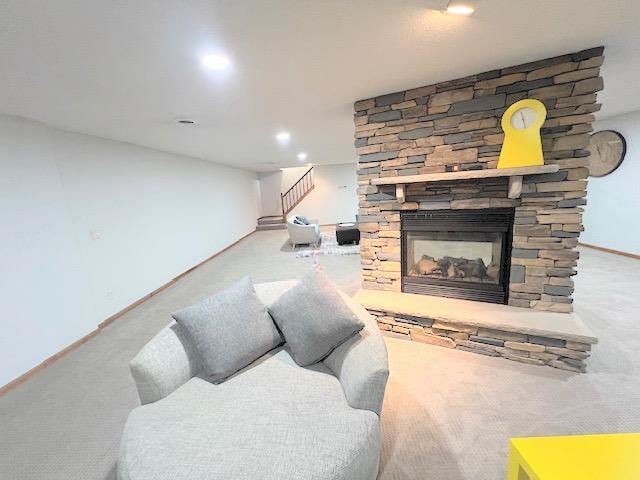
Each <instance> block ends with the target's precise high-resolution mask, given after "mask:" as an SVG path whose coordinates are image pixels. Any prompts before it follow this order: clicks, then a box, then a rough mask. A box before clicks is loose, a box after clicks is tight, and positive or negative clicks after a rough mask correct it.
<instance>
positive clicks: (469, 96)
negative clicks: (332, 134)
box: [354, 47, 604, 313]
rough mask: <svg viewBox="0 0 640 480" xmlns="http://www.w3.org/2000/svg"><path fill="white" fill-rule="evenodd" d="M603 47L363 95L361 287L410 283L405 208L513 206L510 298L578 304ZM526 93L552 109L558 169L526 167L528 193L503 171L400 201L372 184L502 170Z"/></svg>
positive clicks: (551, 142)
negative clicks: (508, 130) (514, 115)
mask: <svg viewBox="0 0 640 480" xmlns="http://www.w3.org/2000/svg"><path fill="white" fill-rule="evenodd" d="M603 51H604V49H603V48H602V47H598V48H592V49H589V50H584V51H581V52H576V53H572V54H567V55H561V56H558V57H553V58H549V59H545V60H540V61H536V62H531V63H527V64H524V65H518V66H514V67H508V68H502V69H497V70H492V71H490V72H485V73H480V74H477V75H470V76H468V77H464V78H460V79H457V80H452V81H448V82H443V83H439V84H436V85H429V86H425V87H419V88H413V89H410V90H406V91H402V92H396V93H391V94H387V95H381V96H378V97H375V98H369V99H365V100H360V101H358V102H356V103H355V115H354V122H355V146H356V149H357V153H358V155H359V164H358V183H359V187H358V195H359V221H360V230H361V244H360V245H361V263H362V286H363V288H365V289H380V290H393V291H400V290H401V278H400V276H401V272H400V269H401V265H400V260H401V259H400V211H401V210H434V209H483V208H496V207H513V208H514V209H515V225H514V229H513V245H512V258H511V265H512V267H511V275H510V284H509V304H510V305H513V306H517V307H526V308H535V309H538V310H547V311H553V312H565V313H566V312H571V311H572V302H573V300H572V294H573V291H574V283H573V279H572V277H573V276H574V275H575V274H576V273H577V272H576V267H577V265H578V257H579V253H578V251H577V249H576V247H577V244H578V237H579V235H580V232H581V231H582V230H583V225H582V214H583V208H584V205H586V202H587V200H586V196H587V177H588V169H587V166H588V156H589V151H588V150H587V146H588V143H589V134H590V132H592V130H593V127H592V124H593V122H594V115H593V114H594V112H596V111H598V110H599V109H600V105H599V104H598V103H597V100H596V92H598V91H600V90H602V88H603V80H602V77H600V66H601V65H602V63H603V59H604V57H603ZM525 98H535V99H538V100H540V101H541V102H543V103H544V104H545V106H546V108H547V119H546V121H545V123H544V125H543V126H542V130H541V133H542V144H543V152H544V158H545V163H546V164H555V165H558V166H559V171H558V172H556V173H551V174H543V175H530V176H525V177H524V182H523V188H522V194H521V197H520V198H518V199H509V198H508V196H507V180H506V179H504V178H493V179H483V180H466V181H452V182H438V183H435V182H434V183H428V184H425V183H412V184H408V185H407V189H406V201H405V202H402V203H401V202H399V201H398V200H397V199H396V196H395V189H394V188H393V187H390V186H385V185H380V186H376V185H372V184H371V181H372V180H373V179H377V178H384V177H399V176H406V175H418V174H424V173H437V172H447V171H456V170H457V171H459V170H467V169H492V168H496V167H497V162H498V155H499V152H500V149H501V147H502V142H503V140H504V134H503V131H502V128H501V127H500V120H501V117H502V114H503V113H504V112H505V110H506V109H507V108H508V107H509V106H510V105H512V104H513V103H515V102H517V101H518V100H522V99H525Z"/></svg>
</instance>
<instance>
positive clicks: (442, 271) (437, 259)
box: [406, 232, 503, 285]
mask: <svg viewBox="0 0 640 480" xmlns="http://www.w3.org/2000/svg"><path fill="white" fill-rule="evenodd" d="M502 242H503V235H502V234H500V233H496V232H492V233H487V232H408V233H407V239H406V245H407V275H408V276H412V277H418V278H420V277H425V278H432V279H440V280H455V281H460V282H478V283H493V284H495V285H497V284H498V283H499V282H500V265H501V262H502Z"/></svg>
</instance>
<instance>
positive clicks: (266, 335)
mask: <svg viewBox="0 0 640 480" xmlns="http://www.w3.org/2000/svg"><path fill="white" fill-rule="evenodd" d="M172 317H173V318H174V319H175V320H176V322H178V325H180V327H182V328H183V329H184V331H185V334H186V336H187V338H188V339H189V341H190V342H191V343H192V344H193V346H194V347H195V349H196V350H197V352H198V353H199V355H200V357H201V358H202V362H203V365H204V373H205V374H206V375H207V377H208V379H209V380H210V381H212V382H214V383H220V382H221V381H223V380H224V379H225V378H227V377H228V376H230V375H233V374H234V373H235V372H237V371H238V370H240V369H242V368H244V367H246V366H247V365H249V364H250V363H251V362H253V361H254V360H256V359H258V358H259V357H261V356H262V355H264V354H265V353H267V352H268V351H269V350H272V349H274V348H276V347H277V346H278V345H280V344H281V343H282V337H280V334H279V333H278V330H277V328H276V326H275V325H274V323H273V320H271V317H270V316H269V313H268V312H267V308H266V307H265V306H264V305H263V304H262V302H260V299H259V298H258V296H257V294H256V291H255V289H254V288H253V283H251V279H250V278H249V277H245V278H243V279H242V280H240V281H239V282H238V283H236V284H234V285H232V286H231V287H229V288H227V289H226V290H223V291H221V292H219V293H217V294H215V295H213V296H211V297H209V298H206V299H204V300H202V301H201V302H199V303H196V304H195V305H192V306H190V307H187V308H185V309H183V310H180V311H179V312H176V313H174V314H173V315H172Z"/></svg>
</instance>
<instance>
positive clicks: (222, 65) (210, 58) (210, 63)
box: [202, 54, 231, 70]
mask: <svg viewBox="0 0 640 480" xmlns="http://www.w3.org/2000/svg"><path fill="white" fill-rule="evenodd" d="M229 65H231V61H230V60H229V58H228V57H227V56H225V55H218V54H216V55H206V56H204V57H202V66H203V67H205V68H207V69H209V70H224V69H226V68H229Z"/></svg>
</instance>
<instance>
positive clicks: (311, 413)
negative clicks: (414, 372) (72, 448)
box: [118, 350, 380, 480]
mask: <svg viewBox="0 0 640 480" xmlns="http://www.w3.org/2000/svg"><path fill="white" fill-rule="evenodd" d="M379 450H380V430H379V419H378V416H377V415H376V414H375V413H373V412H370V411H367V410H357V409H353V408H351V407H349V405H348V404H347V402H346V400H345V397H344V393H343V391H342V388H341V386H340V383H339V381H338V380H337V379H336V377H335V376H333V375H331V373H330V372H329V370H328V369H326V367H324V365H322V364H318V365H314V366H313V367H311V368H300V367H299V366H297V365H296V364H295V363H294V362H293V360H292V359H291V357H290V356H289V355H288V353H287V352H286V351H284V350H279V351H275V352H272V353H269V354H267V355H266V356H265V357H263V358H261V359H260V360H259V361H258V362H256V363H254V364H252V365H251V366H249V367H248V368H247V369H245V370H243V371H242V372H240V373H238V374H237V375H234V376H233V377H231V378H229V379H228V380H227V381H226V382H224V383H221V384H219V385H214V384H211V383H208V382H205V381H203V380H201V379H199V378H193V379H191V380H189V381H188V382H187V383H185V384H184V385H182V386H181V387H180V388H178V389H177V390H176V391H175V392H174V393H172V394H171V395H169V396H168V397H166V398H164V399H162V400H160V401H158V402H155V403H152V404H149V405H144V406H142V407H139V408H136V409H135V410H134V411H133V412H132V413H131V415H130V416H129V419H128V420H127V424H126V426H125V429H124V435H123V441H122V444H121V450H120V458H119V461H118V473H119V478H127V479H130V480H187V479H188V480H211V479H234V480H255V479H261V480H284V479H301V480H302V479H304V480H373V479H375V478H376V472H377V467H378V455H379Z"/></svg>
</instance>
